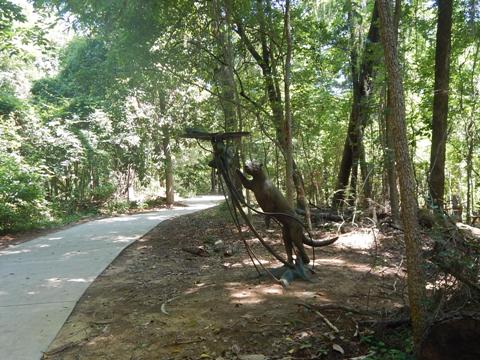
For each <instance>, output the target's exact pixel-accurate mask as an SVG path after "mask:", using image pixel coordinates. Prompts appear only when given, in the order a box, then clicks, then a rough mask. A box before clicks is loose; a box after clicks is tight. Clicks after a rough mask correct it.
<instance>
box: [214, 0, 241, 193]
mask: <svg viewBox="0 0 480 360" xmlns="http://www.w3.org/2000/svg"><path fill="white" fill-rule="evenodd" d="M212 12H213V15H212V18H213V19H214V24H215V26H214V37H215V40H216V42H217V46H218V48H219V52H220V53H219V56H218V58H219V59H220V61H219V62H218V68H217V69H216V72H215V79H216V81H217V84H218V86H219V88H220V94H221V96H220V105H221V107H222V110H223V114H224V119H225V126H224V128H225V131H240V126H239V123H240V114H239V113H238V111H239V99H238V93H237V89H236V83H235V76H234V64H233V51H232V43H231V34H230V31H231V30H230V26H228V25H229V24H228V19H227V17H228V16H229V12H230V4H229V3H228V1H222V0H214V1H212ZM229 146H230V148H232V150H233V161H232V162H231V166H230V169H229V172H230V174H231V175H232V176H231V177H232V181H233V184H234V187H235V189H236V190H237V192H238V193H239V194H241V193H242V189H243V187H242V184H241V183H240V181H239V179H238V177H237V176H233V174H234V169H238V168H240V146H241V140H240V139H237V140H234V141H232V143H230V144H229Z"/></svg>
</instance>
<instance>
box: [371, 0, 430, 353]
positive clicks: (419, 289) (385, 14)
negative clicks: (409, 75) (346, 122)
mask: <svg viewBox="0 0 480 360" xmlns="http://www.w3.org/2000/svg"><path fill="white" fill-rule="evenodd" d="M378 10H379V15H380V22H381V38H382V44H383V48H384V57H385V65H386V68H387V81H388V86H389V88H390V90H391V94H392V98H391V99H392V101H391V102H392V118H391V127H392V131H393V132H394V133H395V134H396V141H395V143H394V145H395V156H396V161H397V171H398V176H399V183H400V196H401V201H402V213H401V216H402V222H403V229H404V239H405V248H406V257H407V272H408V278H407V288H408V297H409V303H410V317H411V320H412V329H413V342H414V347H415V351H416V353H418V351H419V349H420V343H421V340H422V338H423V335H424V332H425V328H426V314H425V299H426V296H425V277H424V273H423V269H422V256H421V247H420V236H419V229H418V221H417V213H418V206H417V200H416V194H415V178H414V173H413V166H412V163H411V159H410V156H409V150H408V141H407V129H406V123H405V100H404V90H403V80H402V74H401V68H400V64H399V61H398V51H397V42H396V39H395V38H396V36H395V31H394V23H393V17H392V14H391V9H390V1H389V0H378Z"/></svg>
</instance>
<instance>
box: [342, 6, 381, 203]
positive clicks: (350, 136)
mask: <svg viewBox="0 0 480 360" xmlns="http://www.w3.org/2000/svg"><path fill="white" fill-rule="evenodd" d="M378 41H379V32H378V6H377V2H375V5H374V9H373V13H372V20H371V23H370V29H369V31H368V35H367V41H366V43H365V49H364V52H363V56H362V63H361V67H360V71H358V70H357V65H356V63H357V55H356V51H353V50H352V56H351V62H352V87H353V99H352V110H351V112H350V120H349V122H348V129H347V137H346V139H345V143H344V146H343V153H342V160H341V163H340V169H339V171H338V176H337V183H336V191H335V194H334V196H333V206H334V207H336V208H340V207H341V206H342V204H343V201H344V200H345V193H346V188H347V186H348V180H349V179H350V178H351V181H350V184H351V188H352V192H353V193H355V192H356V189H353V187H356V177H357V175H356V174H357V173H358V171H357V170H355V171H353V176H352V177H351V176H350V175H351V174H352V170H353V167H358V164H359V160H360V155H361V150H360V143H361V141H362V133H363V128H364V127H365V125H366V122H367V119H368V96H369V95H370V93H371V91H372V84H371V79H372V77H373V67H374V64H375V62H376V61H377V60H376V59H375V57H374V55H373V54H374V46H375V44H376V43H378ZM352 42H353V39H352ZM352 46H353V44H352Z"/></svg>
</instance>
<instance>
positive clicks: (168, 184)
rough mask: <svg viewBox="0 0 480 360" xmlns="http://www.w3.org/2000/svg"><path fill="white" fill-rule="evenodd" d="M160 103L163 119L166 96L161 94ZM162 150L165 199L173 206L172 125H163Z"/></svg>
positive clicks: (168, 204)
mask: <svg viewBox="0 0 480 360" xmlns="http://www.w3.org/2000/svg"><path fill="white" fill-rule="evenodd" d="M159 102H160V114H161V116H162V117H164V116H165V115H166V111H167V103H166V99H165V94H164V93H163V92H160V94H159ZM161 131H162V150H163V156H164V159H165V160H164V165H165V197H166V205H167V206H172V205H173V203H174V202H175V196H174V187H173V161H172V152H171V148H170V124H162V126H161Z"/></svg>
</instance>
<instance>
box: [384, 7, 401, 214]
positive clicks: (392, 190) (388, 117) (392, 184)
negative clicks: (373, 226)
mask: <svg viewBox="0 0 480 360" xmlns="http://www.w3.org/2000/svg"><path fill="white" fill-rule="evenodd" d="M401 10H402V6H401V0H396V1H395V12H394V15H393V24H394V29H393V30H394V32H395V42H396V43H398V28H399V24H400V16H401ZM392 106H393V104H392V93H391V90H390V87H389V86H387V111H386V113H385V134H386V144H387V149H386V151H385V155H386V158H385V167H386V169H387V178H388V196H389V200H390V209H391V212H392V218H393V222H394V223H400V203H399V200H398V188H397V171H396V169H395V150H394V144H393V143H394V138H395V134H394V133H393V132H392V129H391V125H390V124H391V123H392V115H393V111H392Z"/></svg>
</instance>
